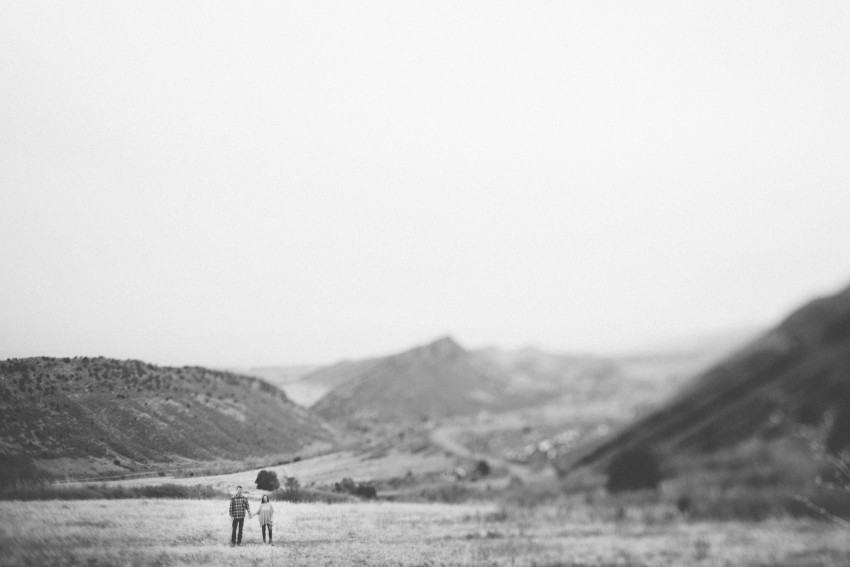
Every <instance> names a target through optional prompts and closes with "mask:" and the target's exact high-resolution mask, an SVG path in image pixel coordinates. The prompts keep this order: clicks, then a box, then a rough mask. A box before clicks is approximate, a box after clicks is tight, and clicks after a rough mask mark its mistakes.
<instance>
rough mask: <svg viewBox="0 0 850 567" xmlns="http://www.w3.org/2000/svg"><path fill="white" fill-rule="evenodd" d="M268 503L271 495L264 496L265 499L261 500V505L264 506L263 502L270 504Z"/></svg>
mask: <svg viewBox="0 0 850 567" xmlns="http://www.w3.org/2000/svg"><path fill="white" fill-rule="evenodd" d="M268 501H269V495H268V494H263V498H262V499H261V500H260V503H261V504H262V503H263V502H268Z"/></svg>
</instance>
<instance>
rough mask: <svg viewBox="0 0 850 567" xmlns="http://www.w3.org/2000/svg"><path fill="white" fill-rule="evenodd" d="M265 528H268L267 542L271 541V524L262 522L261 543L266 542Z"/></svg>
mask: <svg viewBox="0 0 850 567" xmlns="http://www.w3.org/2000/svg"><path fill="white" fill-rule="evenodd" d="M266 528H268V529H269V543H271V542H272V525H271V524H263V543H265V542H266Z"/></svg>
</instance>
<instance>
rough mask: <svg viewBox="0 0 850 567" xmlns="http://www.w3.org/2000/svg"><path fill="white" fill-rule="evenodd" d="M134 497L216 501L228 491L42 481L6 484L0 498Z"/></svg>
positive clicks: (112, 498)
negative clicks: (42, 482)
mask: <svg viewBox="0 0 850 567" xmlns="http://www.w3.org/2000/svg"><path fill="white" fill-rule="evenodd" d="M133 498H169V499H183V500H185V499H193V500H217V499H225V498H229V496H228V494H227V493H225V492H222V491H220V490H216V489H214V488H212V487H209V486H203V485H200V484H198V485H194V486H185V485H177V484H157V485H148V486H119V485H108V484H67V485H63V484H42V485H32V484H30V485H18V486H7V487H6V488H4V489H3V490H2V491H0V500H122V499H133Z"/></svg>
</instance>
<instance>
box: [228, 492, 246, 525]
mask: <svg viewBox="0 0 850 567" xmlns="http://www.w3.org/2000/svg"><path fill="white" fill-rule="evenodd" d="M245 512H247V513H249V514H250V513H251V507H250V506H248V499H247V498H245V497H244V496H234V497H233V498H231V499H230V517H231V518H234V519H236V520H238V519H240V518H244V517H245Z"/></svg>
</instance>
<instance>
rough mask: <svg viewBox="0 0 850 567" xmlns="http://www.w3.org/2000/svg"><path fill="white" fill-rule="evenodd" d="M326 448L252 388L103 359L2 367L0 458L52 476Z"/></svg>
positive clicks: (307, 420) (317, 422)
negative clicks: (22, 459)
mask: <svg viewBox="0 0 850 567" xmlns="http://www.w3.org/2000/svg"><path fill="white" fill-rule="evenodd" d="M333 440H334V434H333V432H332V430H331V429H330V428H329V427H328V426H327V425H326V424H325V423H324V422H323V421H322V420H321V419H319V418H318V417H315V416H314V415H313V414H312V413H310V411H309V410H306V409H304V408H302V407H300V406H298V405H296V404H294V403H292V402H291V401H290V400H289V399H288V398H287V397H286V395H285V394H284V393H283V392H281V391H280V390H278V389H277V388H275V387H274V386H272V385H270V384H268V383H266V382H264V381H262V380H259V379H256V378H251V377H247V376H240V375H236V374H231V373H228V372H219V371H213V370H208V369H205V368H199V367H183V368H170V367H159V366H155V365H152V364H146V363H144V362H140V361H138V360H126V361H119V360H113V359H107V358H102V357H98V358H88V357H77V358H63V359H56V358H28V359H11V360H6V361H3V362H0V455H6V456H13V455H15V456H21V455H24V456H27V457H29V458H32V459H33V460H34V462H35V463H36V465H37V466H38V467H39V468H41V469H44V470H48V471H50V472H52V473H54V474H59V475H63V474H67V475H70V476H75V475H77V476H79V475H83V476H84V475H85V474H86V473H95V472H97V473H108V472H110V471H111V472H113V473H121V472H129V471H131V470H143V469H145V468H148V467H150V466H152V465H154V464H157V463H173V462H175V461H185V460H187V459H189V460H201V461H207V460H215V459H242V458H246V457H251V456H263V455H271V454H274V455H281V454H295V453H296V452H299V451H303V450H305V449H309V448H311V447H313V448H316V447H321V446H325V447H326V446H330V445H331V444H332V443H333ZM5 460H7V461H9V462H11V461H12V459H8V458H7V459H5Z"/></svg>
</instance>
